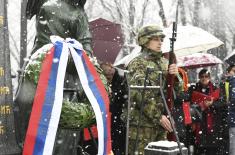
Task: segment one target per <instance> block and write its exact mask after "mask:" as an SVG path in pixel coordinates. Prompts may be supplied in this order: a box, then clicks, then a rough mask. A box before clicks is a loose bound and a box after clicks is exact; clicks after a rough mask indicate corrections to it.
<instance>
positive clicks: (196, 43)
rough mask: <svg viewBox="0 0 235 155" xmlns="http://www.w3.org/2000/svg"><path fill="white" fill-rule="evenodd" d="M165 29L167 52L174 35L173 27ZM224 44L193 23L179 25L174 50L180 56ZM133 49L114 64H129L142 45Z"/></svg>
mask: <svg viewBox="0 0 235 155" xmlns="http://www.w3.org/2000/svg"><path fill="white" fill-rule="evenodd" d="M163 31H164V33H165V34H166V37H165V39H164V42H163V45H162V51H163V53H167V52H169V51H170V39H169V38H171V37H172V36H171V35H172V28H171V27H169V28H165V29H164V30H163ZM222 44H223V42H222V41H220V40H219V39H218V38H216V37H215V36H213V35H212V34H210V33H208V32H207V31H205V30H203V29H201V28H198V27H194V26H191V25H187V26H178V28H177V39H176V42H175V46H174V52H175V55H176V57H180V56H186V55H191V54H194V53H199V52H202V51H207V50H209V49H212V48H216V47H218V46H220V45H222ZM133 51H134V52H131V54H129V55H127V56H125V57H124V58H122V59H120V60H118V61H116V62H115V63H114V65H115V66H119V65H127V64H128V63H129V62H130V61H131V60H132V59H133V58H135V57H136V56H138V55H139V52H140V46H138V45H136V47H135V48H134V50H133Z"/></svg>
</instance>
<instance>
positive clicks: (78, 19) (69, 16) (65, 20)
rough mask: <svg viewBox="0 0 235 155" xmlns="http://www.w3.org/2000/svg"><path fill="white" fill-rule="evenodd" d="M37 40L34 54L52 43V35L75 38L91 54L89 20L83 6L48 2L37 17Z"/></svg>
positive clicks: (60, 1)
mask: <svg viewBox="0 0 235 155" xmlns="http://www.w3.org/2000/svg"><path fill="white" fill-rule="evenodd" d="M36 20H37V21H36V30H37V34H36V39H35V44H34V48H33V53H34V52H35V51H36V50H37V49H39V48H41V47H42V46H43V45H45V44H48V43H50V36H51V35H58V36H60V37H62V38H74V39H76V40H78V41H79V42H81V43H82V45H83V48H84V49H85V50H86V51H87V52H88V53H89V54H91V52H92V49H91V38H92V36H91V33H90V31H89V25H88V18H87V15H86V13H85V11H84V8H82V7H81V6H74V5H73V4H69V3H68V2H66V1H65V0H59V1H57V2H56V3H55V2H51V1H49V2H46V3H44V4H43V5H42V7H41V8H40V11H39V13H38V14H37V17H36Z"/></svg>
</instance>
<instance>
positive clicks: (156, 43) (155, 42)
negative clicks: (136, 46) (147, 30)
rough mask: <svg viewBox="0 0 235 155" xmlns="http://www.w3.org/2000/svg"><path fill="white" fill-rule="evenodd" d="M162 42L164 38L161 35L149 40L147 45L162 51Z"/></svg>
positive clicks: (154, 49) (156, 50)
mask: <svg viewBox="0 0 235 155" xmlns="http://www.w3.org/2000/svg"><path fill="white" fill-rule="evenodd" d="M162 42H163V39H162V38H161V37H154V38H152V39H151V40H150V41H149V42H148V44H147V46H146V47H147V48H149V49H151V50H153V51H155V52H161V51H162V49H161V48H162Z"/></svg>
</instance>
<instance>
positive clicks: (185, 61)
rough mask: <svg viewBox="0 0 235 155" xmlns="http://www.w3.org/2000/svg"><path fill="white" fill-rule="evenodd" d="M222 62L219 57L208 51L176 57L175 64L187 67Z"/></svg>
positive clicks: (205, 65)
mask: <svg viewBox="0 0 235 155" xmlns="http://www.w3.org/2000/svg"><path fill="white" fill-rule="evenodd" d="M222 63H223V62H222V61H221V60H220V59H219V58H217V57H216V56H215V55H212V54H209V53H194V54H192V55H188V56H182V57H177V66H178V67H184V68H188V69H193V68H199V67H207V66H213V65H216V64H222Z"/></svg>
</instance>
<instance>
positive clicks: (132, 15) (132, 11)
mask: <svg viewBox="0 0 235 155" xmlns="http://www.w3.org/2000/svg"><path fill="white" fill-rule="evenodd" d="M129 15H130V17H129V21H130V26H131V28H133V27H134V24H135V5H134V1H133V0H130V10H129ZM133 42H134V35H133V33H130V44H133Z"/></svg>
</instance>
